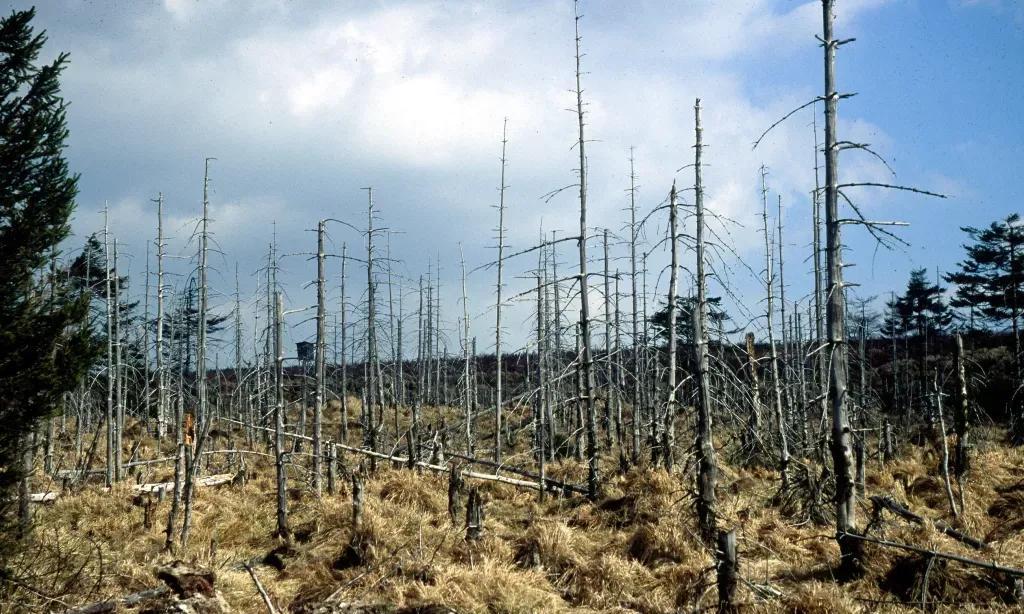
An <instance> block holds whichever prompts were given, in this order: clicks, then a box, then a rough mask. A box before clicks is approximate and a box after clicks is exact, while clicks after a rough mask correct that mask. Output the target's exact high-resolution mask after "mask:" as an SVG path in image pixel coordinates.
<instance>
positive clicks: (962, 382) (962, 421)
mask: <svg viewBox="0 0 1024 614" xmlns="http://www.w3.org/2000/svg"><path fill="white" fill-rule="evenodd" d="M956 378H957V398H956V401H957V403H956V411H955V412H954V416H953V428H954V430H955V431H956V448H955V450H954V452H953V474H954V475H955V476H956V481H957V486H958V487H959V490H960V507H961V508H964V483H963V479H964V476H965V475H966V474H967V471H968V470H970V468H971V462H970V432H971V431H970V428H971V423H970V407H969V405H968V398H967V374H966V372H965V369H964V340H963V338H962V337H961V336H960V333H957V334H956Z"/></svg>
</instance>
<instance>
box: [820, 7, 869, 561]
mask: <svg viewBox="0 0 1024 614" xmlns="http://www.w3.org/2000/svg"><path fill="white" fill-rule="evenodd" d="M834 3H835V1H834V0H822V2H821V6H822V22H823V36H822V40H823V41H824V49H825V261H826V264H827V267H828V302H827V308H826V317H827V318H828V349H829V352H828V355H829V363H830V365H831V368H830V372H829V388H828V397H829V401H830V403H831V405H832V463H833V469H834V473H835V480H836V494H835V502H836V540H837V542H838V543H839V551H840V556H841V559H840V569H841V572H842V573H843V574H844V575H845V576H847V577H852V576H854V575H857V574H859V573H860V571H861V570H862V564H861V560H860V550H861V547H860V546H861V543H860V542H859V541H858V540H856V539H853V538H849V537H847V535H848V534H851V533H855V532H856V521H857V507H856V492H855V489H854V467H853V437H852V433H851V429H850V419H849V415H848V411H847V380H848V375H849V373H848V364H847V362H848V356H847V347H846V328H845V321H844V319H845V316H846V288H845V286H844V284H843V263H842V246H843V244H842V237H841V228H842V220H840V218H839V147H840V145H839V143H838V139H837V137H836V123H837V121H838V106H839V93H838V92H837V91H836V85H835V61H836V48H837V47H839V45H840V44H842V42H843V41H839V40H836V39H834V38H833V36H832V22H833V20H834V15H833V12H832V11H833V5H834Z"/></svg>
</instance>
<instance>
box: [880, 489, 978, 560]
mask: <svg viewBox="0 0 1024 614" xmlns="http://www.w3.org/2000/svg"><path fill="white" fill-rule="evenodd" d="M871 503H873V504H874V506H875V514H880V513H881V511H882V510H883V509H887V510H889V511H890V512H892V513H893V514H896V515H897V516H899V517H900V518H903V519H904V520H908V521H910V522H913V523H914V524H917V525H924V523H925V518H924V517H923V516H920V515H918V514H915V513H914V512H912V511H910V509H909V508H907V507H906V506H904V505H900V504H899V503H898V502H897V501H896V500H895V499H893V498H892V497H889V496H882V495H872V496H871ZM932 524H933V525H934V526H935V528H936V529H937V530H938V531H939V533H942V534H943V535H946V536H949V537H952V538H953V539H955V540H957V541H958V542H960V543H962V544H966V545H968V546H970V547H971V548H974V549H975V550H985V549H986V548H988V544H986V543H985V542H983V541H981V540H980V539H976V538H974V537H971V536H970V535H967V534H966V533H963V532H962V531H958V530H957V529H954V528H953V527H951V526H949V525H948V524H947V523H946V522H944V521H942V520H934V521H932Z"/></svg>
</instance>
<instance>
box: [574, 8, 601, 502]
mask: <svg viewBox="0 0 1024 614" xmlns="http://www.w3.org/2000/svg"><path fill="white" fill-rule="evenodd" d="M573 6H574V9H575V22H576V120H577V123H578V125H579V140H578V141H577V143H576V145H577V147H578V148H579V154H580V184H579V185H580V236H579V239H578V241H577V243H578V244H579V253H580V274H579V275H580V277H579V282H580V343H581V344H582V349H581V352H580V360H581V361H582V365H581V367H582V374H583V378H582V379H583V391H582V392H583V395H582V396H583V402H584V404H585V407H586V421H587V422H586V434H587V496H589V497H590V498H591V499H596V498H597V416H596V411H595V408H594V360H593V356H592V355H591V352H590V305H589V298H590V297H589V283H588V279H587V155H586V151H585V146H586V139H585V138H584V134H583V126H584V123H583V87H582V84H581V79H580V75H581V71H580V58H581V57H582V56H581V54H580V41H581V40H582V37H581V36H580V19H582V18H583V16H582V15H580V12H579V0H575V2H574V5H573Z"/></svg>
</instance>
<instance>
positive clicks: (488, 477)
mask: <svg viewBox="0 0 1024 614" xmlns="http://www.w3.org/2000/svg"><path fill="white" fill-rule="evenodd" d="M218 420H224V421H226V422H230V423H233V424H240V425H242V426H247V425H246V424H245V423H244V422H241V421H238V420H232V419H231V418H218ZM252 428H254V429H258V430H263V431H272V430H273V429H270V428H267V427H262V426H253V427H252ZM284 436H285V437H291V438H292V439H301V440H303V441H313V438H312V437H309V436H307V435H299V434H297V433H284ZM325 445H329V446H334V447H335V448H337V449H339V450H345V451H346V452H352V453H354V454H362V455H364V456H369V457H371V458H377V459H380V460H385V461H391V462H393V463H398V464H400V465H408V464H409V459H408V458H407V457H404V456H397V455H394V454H386V453H384V452H375V451H373V450H367V449H365V448H357V447H355V446H349V445H345V444H343V443H336V442H326V443H325ZM414 466H416V467H420V468H423V469H429V470H430V471H436V472H438V473H447V472H448V467H447V466H444V465H435V464H431V463H428V462H426V461H417V462H416V463H414ZM462 475H463V476H464V477H467V478H473V479H475V480H482V481H485V482H499V483H501V484H509V485H511V486H518V487H520V488H528V489H530V490H538V491H539V490H540V489H541V486H540V480H539V478H538V480H537V481H528V480H519V479H516V478H509V477H505V476H503V475H497V474H493V473H477V472H476V471H463V472H462ZM544 489H545V490H547V491H548V492H560V491H561V492H565V493H569V492H576V493H586V489H584V488H583V487H582V486H577V485H575V484H566V483H562V482H558V481H554V480H549V479H547V478H545V479H544Z"/></svg>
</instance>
